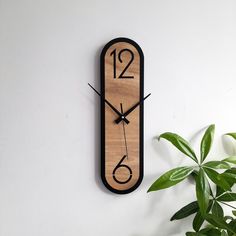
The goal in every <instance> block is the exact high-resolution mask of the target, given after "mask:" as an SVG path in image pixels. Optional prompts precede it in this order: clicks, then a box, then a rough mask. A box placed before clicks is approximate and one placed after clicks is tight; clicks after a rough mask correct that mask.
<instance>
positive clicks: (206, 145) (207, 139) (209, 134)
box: [200, 125, 215, 163]
mask: <svg viewBox="0 0 236 236" xmlns="http://www.w3.org/2000/svg"><path fill="white" fill-rule="evenodd" d="M214 133H215V125H210V126H209V127H208V128H207V130H206V132H205V134H204V136H203V138H202V141H201V148H200V151H201V163H202V162H203V161H204V160H205V159H206V157H207V155H208V153H209V151H210V149H211V145H212V142H213V138H214Z"/></svg>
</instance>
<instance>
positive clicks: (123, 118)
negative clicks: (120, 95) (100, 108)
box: [88, 83, 129, 124]
mask: <svg viewBox="0 0 236 236" xmlns="http://www.w3.org/2000/svg"><path fill="white" fill-rule="evenodd" d="M88 85H89V87H90V88H91V89H92V90H93V91H94V92H95V93H96V94H98V95H99V96H100V97H101V98H102V99H103V101H104V102H105V103H106V104H107V105H108V106H109V107H110V108H111V109H112V110H113V111H114V112H115V113H116V114H117V115H118V116H119V117H120V119H121V120H124V121H125V122H126V124H129V121H128V120H127V119H126V118H125V116H124V115H123V114H121V113H120V112H119V111H118V110H117V109H116V108H115V107H114V106H113V105H112V104H111V103H110V102H109V101H108V100H107V99H105V98H104V97H103V96H102V95H101V94H100V93H99V92H98V91H97V90H96V89H95V88H94V87H93V86H92V85H91V84H89V83H88ZM118 123H119V122H118ZM118 123H117V124H118Z"/></svg>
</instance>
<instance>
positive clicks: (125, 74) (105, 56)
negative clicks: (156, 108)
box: [101, 38, 144, 194]
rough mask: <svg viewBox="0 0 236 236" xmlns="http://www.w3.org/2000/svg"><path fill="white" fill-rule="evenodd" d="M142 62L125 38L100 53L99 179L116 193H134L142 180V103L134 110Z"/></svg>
mask: <svg viewBox="0 0 236 236" xmlns="http://www.w3.org/2000/svg"><path fill="white" fill-rule="evenodd" d="M143 60H144V58H143V53H142V50H141V48H140V47H139V46H138V45H137V44H136V43H135V42H134V41H132V40H130V39H127V38H117V39H114V40H112V41H110V42H109V43H108V44H107V45H106V46H105V47H104V49H103V51H102V54H101V152H102V153H101V154H102V162H101V165H102V180H103V183H104V184H105V186H106V187H107V188H108V189H109V190H111V191H112V192H115V193H121V194H122V193H129V192H131V191H133V190H135V189H136V188H137V187H138V186H139V184H140V183H141V181H142V178H143V103H140V104H139V105H138V106H136V107H135V108H134V106H135V105H136V104H137V103H139V102H140V100H141V99H142V98H143V65H144V62H143ZM104 99H105V100H106V102H105V100H104ZM108 103H109V104H108ZM132 109H133V110H132Z"/></svg>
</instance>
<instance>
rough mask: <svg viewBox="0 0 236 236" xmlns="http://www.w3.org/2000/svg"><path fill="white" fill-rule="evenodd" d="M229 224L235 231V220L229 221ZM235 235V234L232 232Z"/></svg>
mask: <svg viewBox="0 0 236 236" xmlns="http://www.w3.org/2000/svg"><path fill="white" fill-rule="evenodd" d="M229 226H230V227H231V228H232V230H233V231H234V232H235V231H236V220H232V221H231V222H230V223H229ZM234 235H235V234H234Z"/></svg>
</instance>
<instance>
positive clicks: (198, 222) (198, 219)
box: [193, 211, 205, 232]
mask: <svg viewBox="0 0 236 236" xmlns="http://www.w3.org/2000/svg"><path fill="white" fill-rule="evenodd" d="M204 221H205V219H204V218H203V217H202V214H201V212H200V211H199V212H198V213H197V214H196V215H195V217H194V219H193V229H194V230H195V231H196V232H198V231H199V229H200V228H201V227H202V224H203V222H204Z"/></svg>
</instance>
